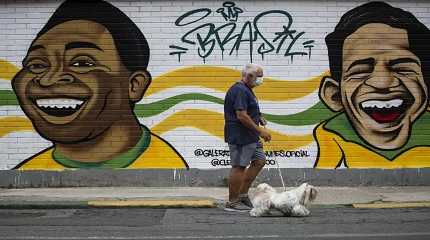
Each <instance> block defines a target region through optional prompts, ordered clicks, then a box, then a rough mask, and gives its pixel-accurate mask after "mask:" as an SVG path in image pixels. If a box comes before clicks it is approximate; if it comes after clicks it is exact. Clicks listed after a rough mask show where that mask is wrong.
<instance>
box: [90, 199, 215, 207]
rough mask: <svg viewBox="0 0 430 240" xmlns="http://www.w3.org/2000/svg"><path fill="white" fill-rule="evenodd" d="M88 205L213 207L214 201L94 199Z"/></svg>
mask: <svg viewBox="0 0 430 240" xmlns="http://www.w3.org/2000/svg"><path fill="white" fill-rule="evenodd" d="M88 206H93V207H196V208H213V207H216V205H215V202H214V201H213V200H209V199H191V200H187V199H185V200H184V199H171V200H166V199H150V200H94V201H89V202H88Z"/></svg>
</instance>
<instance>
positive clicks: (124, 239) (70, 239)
mask: <svg viewBox="0 0 430 240" xmlns="http://www.w3.org/2000/svg"><path fill="white" fill-rule="evenodd" d="M7 238H8V239H37V240H38V239H46V240H51V239H58V240H74V239H112V240H133V239H262V238H280V235H246V236H241V235H231V236H228V235H227V236H141V237H109V236H89V237H48V236H43V237H40V236H18V237H7Z"/></svg>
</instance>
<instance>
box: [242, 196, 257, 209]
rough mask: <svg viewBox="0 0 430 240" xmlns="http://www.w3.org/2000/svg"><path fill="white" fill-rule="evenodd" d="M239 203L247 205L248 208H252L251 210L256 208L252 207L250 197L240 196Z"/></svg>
mask: <svg viewBox="0 0 430 240" xmlns="http://www.w3.org/2000/svg"><path fill="white" fill-rule="evenodd" d="M239 201H240V202H241V203H243V204H245V205H246V206H248V207H250V208H251V209H252V208H253V207H254V206H253V205H252V202H251V199H249V196H248V195H245V196H240V197H239Z"/></svg>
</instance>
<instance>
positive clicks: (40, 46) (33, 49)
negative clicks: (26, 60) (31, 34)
mask: <svg viewBox="0 0 430 240" xmlns="http://www.w3.org/2000/svg"><path fill="white" fill-rule="evenodd" d="M37 49H45V47H44V46H42V45H34V46H31V47H30V48H29V49H28V52H31V51H35V50H37Z"/></svg>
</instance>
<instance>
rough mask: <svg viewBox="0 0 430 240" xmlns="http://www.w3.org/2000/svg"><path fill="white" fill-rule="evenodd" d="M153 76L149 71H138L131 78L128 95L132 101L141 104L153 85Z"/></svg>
mask: <svg viewBox="0 0 430 240" xmlns="http://www.w3.org/2000/svg"><path fill="white" fill-rule="evenodd" d="M151 80H152V78H151V74H149V72H147V71H140V70H139V71H136V72H134V73H133V74H131V75H130V77H129V81H128V82H129V86H128V94H129V96H130V101H131V102H133V103H136V102H139V101H140V100H141V99H142V97H143V94H145V92H146V90H147V89H148V87H149V84H151Z"/></svg>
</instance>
